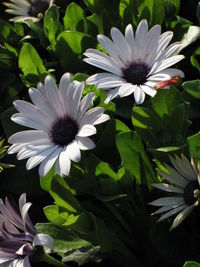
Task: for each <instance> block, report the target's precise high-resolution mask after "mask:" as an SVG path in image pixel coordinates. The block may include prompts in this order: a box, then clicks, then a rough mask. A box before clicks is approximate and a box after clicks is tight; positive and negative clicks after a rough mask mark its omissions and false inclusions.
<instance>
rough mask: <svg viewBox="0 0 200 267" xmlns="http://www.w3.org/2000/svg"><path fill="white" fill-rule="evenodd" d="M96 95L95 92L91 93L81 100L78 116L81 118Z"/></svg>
mask: <svg viewBox="0 0 200 267" xmlns="http://www.w3.org/2000/svg"><path fill="white" fill-rule="evenodd" d="M94 97H95V94H94V93H89V94H87V95H86V96H84V98H83V99H82V100H81V102H80V105H79V110H78V117H79V118H81V117H82V116H83V114H84V113H85V112H86V111H87V110H88V108H89V106H90V105H91V104H92V101H93V99H94Z"/></svg>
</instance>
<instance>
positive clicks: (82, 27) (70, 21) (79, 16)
mask: <svg viewBox="0 0 200 267" xmlns="http://www.w3.org/2000/svg"><path fill="white" fill-rule="evenodd" d="M63 20H64V26H65V29H67V30H68V29H69V30H73V31H79V32H84V33H87V32H88V23H87V20H86V17H85V12H84V10H83V9H82V8H81V7H80V6H79V5H77V4H76V3H74V2H72V3H71V4H69V5H68V6H67V9H66V12H65V16H64V19H63Z"/></svg>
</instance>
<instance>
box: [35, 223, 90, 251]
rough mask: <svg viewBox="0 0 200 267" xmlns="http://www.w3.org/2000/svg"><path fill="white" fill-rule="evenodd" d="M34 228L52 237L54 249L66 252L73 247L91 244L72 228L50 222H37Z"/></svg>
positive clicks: (77, 247)
mask: <svg viewBox="0 0 200 267" xmlns="http://www.w3.org/2000/svg"><path fill="white" fill-rule="evenodd" d="M36 229H37V231H38V232H39V233H43V234H48V235H50V236H51V237H52V238H53V239H54V242H55V244H54V251H55V252H58V253H66V252H69V251H72V250H74V249H79V248H83V247H88V246H91V243H89V242H88V241H86V240H84V239H81V238H79V236H78V235H77V234H75V233H74V232H73V231H72V230H68V229H67V228H66V227H62V226H58V225H55V224H52V223H38V224H36Z"/></svg>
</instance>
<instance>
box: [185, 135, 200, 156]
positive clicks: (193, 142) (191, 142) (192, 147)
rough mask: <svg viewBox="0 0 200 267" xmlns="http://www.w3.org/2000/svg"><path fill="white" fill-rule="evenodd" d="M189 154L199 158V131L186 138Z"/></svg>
mask: <svg viewBox="0 0 200 267" xmlns="http://www.w3.org/2000/svg"><path fill="white" fill-rule="evenodd" d="M187 142H188V146H189V151H190V155H191V156H193V157H195V158H196V159H198V160H200V132H198V133H196V134H194V135H192V136H189V137H188V138H187Z"/></svg>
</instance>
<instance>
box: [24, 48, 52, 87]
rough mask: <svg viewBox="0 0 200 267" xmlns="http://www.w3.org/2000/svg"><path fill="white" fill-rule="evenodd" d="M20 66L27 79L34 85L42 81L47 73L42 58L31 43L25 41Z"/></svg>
mask: <svg viewBox="0 0 200 267" xmlns="http://www.w3.org/2000/svg"><path fill="white" fill-rule="evenodd" d="M19 68H20V69H21V71H22V72H23V74H24V77H25V78H26V79H27V81H28V82H30V84H33V85H35V84H37V82H39V81H41V82H42V81H43V79H44V77H45V76H46V73H47V71H46V68H45V66H44V65H43V62H42V59H41V58H40V56H39V54H38V53H37V51H36V50H35V48H34V47H33V46H32V45H31V44H29V43H25V44H24V45H23V46H22V48H21V50H20V54H19Z"/></svg>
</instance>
